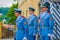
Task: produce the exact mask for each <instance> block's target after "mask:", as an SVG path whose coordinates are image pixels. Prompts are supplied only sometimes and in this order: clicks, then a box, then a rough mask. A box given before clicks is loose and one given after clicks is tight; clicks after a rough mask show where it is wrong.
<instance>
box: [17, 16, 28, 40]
mask: <svg viewBox="0 0 60 40" xmlns="http://www.w3.org/2000/svg"><path fill="white" fill-rule="evenodd" d="M16 26H17V31H16V40H23V37H27V32H28V24H27V21H26V18H25V17H23V16H19V17H18V18H17V20H16Z"/></svg>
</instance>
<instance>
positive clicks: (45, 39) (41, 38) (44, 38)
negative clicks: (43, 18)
mask: <svg viewBox="0 0 60 40" xmlns="http://www.w3.org/2000/svg"><path fill="white" fill-rule="evenodd" d="M40 40H49V37H48V36H41V37H40Z"/></svg>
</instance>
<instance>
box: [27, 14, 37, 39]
mask: <svg viewBox="0 0 60 40" xmlns="http://www.w3.org/2000/svg"><path fill="white" fill-rule="evenodd" d="M28 25H29V33H28V35H29V37H28V40H35V38H34V35H36V33H37V26H38V23H37V16H36V15H34V14H31V15H30V16H29V18H28Z"/></svg>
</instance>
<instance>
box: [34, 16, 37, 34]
mask: <svg viewBox="0 0 60 40" xmlns="http://www.w3.org/2000/svg"><path fill="white" fill-rule="evenodd" d="M37 31H38V18H37V17H35V18H34V34H37Z"/></svg>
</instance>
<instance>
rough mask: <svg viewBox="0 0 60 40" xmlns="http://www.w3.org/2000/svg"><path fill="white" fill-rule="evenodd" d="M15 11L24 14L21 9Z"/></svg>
mask: <svg viewBox="0 0 60 40" xmlns="http://www.w3.org/2000/svg"><path fill="white" fill-rule="evenodd" d="M14 11H15V12H18V13H21V12H22V10H20V9H14Z"/></svg>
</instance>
